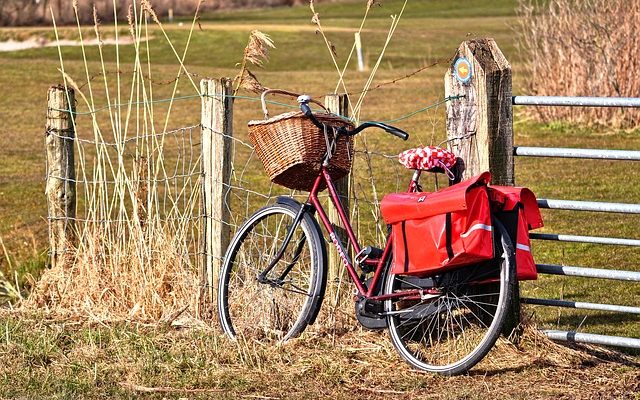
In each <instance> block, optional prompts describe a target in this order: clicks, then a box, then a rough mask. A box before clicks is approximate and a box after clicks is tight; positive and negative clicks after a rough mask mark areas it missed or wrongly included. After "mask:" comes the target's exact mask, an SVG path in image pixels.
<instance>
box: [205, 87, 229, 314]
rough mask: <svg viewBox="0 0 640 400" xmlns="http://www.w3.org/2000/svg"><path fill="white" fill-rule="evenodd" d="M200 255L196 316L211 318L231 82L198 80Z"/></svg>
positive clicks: (224, 234) (225, 235)
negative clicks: (201, 215)
mask: <svg viewBox="0 0 640 400" xmlns="http://www.w3.org/2000/svg"><path fill="white" fill-rule="evenodd" d="M200 91H201V93H202V119H201V125H202V173H203V176H202V209H203V215H204V216H203V224H202V229H203V246H202V247H203V253H204V265H203V268H202V278H201V285H202V288H203V292H202V301H201V306H202V307H203V308H202V309H201V311H200V315H201V316H202V317H205V318H212V317H213V314H212V311H213V309H212V307H211V306H212V305H213V304H214V303H215V291H216V288H217V282H218V275H219V273H220V268H221V266H222V260H223V258H224V253H225V251H226V250H227V246H228V245H229V240H230V235H231V229H230V226H229V221H230V210H229V192H230V186H229V183H230V179H231V162H232V159H231V157H232V153H231V145H232V136H233V98H232V97H231V94H232V88H231V80H229V79H226V78H223V79H216V80H202V81H201V82H200Z"/></svg>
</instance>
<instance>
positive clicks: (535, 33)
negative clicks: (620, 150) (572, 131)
mask: <svg viewBox="0 0 640 400" xmlns="http://www.w3.org/2000/svg"><path fill="white" fill-rule="evenodd" d="M545 3H546V4H545V5H543V6H541V5H540V4H539V3H534V2H533V0H521V1H520V7H519V15H520V17H521V30H522V33H523V35H522V41H521V47H522V50H524V51H523V54H524V56H525V59H526V61H527V63H528V65H529V67H530V78H529V80H528V82H527V89H528V90H529V92H530V94H532V95H548V96H552V95H556V96H614V97H636V96H638V94H639V93H640V58H638V56H637V55H638V54H639V53H640V38H639V37H638V35H637V33H636V27H638V26H640V2H638V1H628V0H584V1H583V0H549V1H548V2H545ZM537 114H538V116H539V117H540V118H541V119H542V120H544V121H558V120H564V121H568V122H571V123H577V124H584V125H608V126H613V127H615V128H636V127H638V126H640V111H637V110H628V109H627V110H622V109H619V108H589V109H586V108H570V107H538V109H537Z"/></svg>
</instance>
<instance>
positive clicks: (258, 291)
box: [218, 204, 320, 342]
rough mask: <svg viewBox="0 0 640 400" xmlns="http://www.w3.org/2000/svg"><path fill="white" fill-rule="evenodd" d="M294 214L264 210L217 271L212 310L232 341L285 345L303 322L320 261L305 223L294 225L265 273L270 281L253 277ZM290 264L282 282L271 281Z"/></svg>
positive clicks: (237, 239)
mask: <svg viewBox="0 0 640 400" xmlns="http://www.w3.org/2000/svg"><path fill="white" fill-rule="evenodd" d="M295 214H296V212H295V210H293V209H292V208H290V207H287V206H284V205H279V204H277V205H272V206H268V207H265V208H263V209H261V210H259V211H258V212H257V213H256V214H254V215H253V216H252V217H251V218H250V219H249V220H248V221H247V222H246V223H245V224H244V225H243V227H242V228H241V229H240V230H239V231H238V233H237V234H236V236H235V237H234V239H233V240H232V243H231V245H230V247H229V250H228V251H227V255H226V257H225V262H224V265H223V270H222V273H221V280H220V288H219V310H218V311H219V317H220V321H221V324H222V327H223V330H224V331H225V332H226V333H227V334H228V335H229V336H231V337H232V338H236V337H239V336H241V337H243V338H245V339H252V340H258V341H261V342H280V341H286V340H288V339H290V338H292V337H294V336H296V335H298V334H299V333H300V332H302V331H303V330H304V328H305V327H306V325H307V324H308V323H309V319H310V316H311V315H312V314H313V307H314V306H316V301H317V297H318V291H319V289H320V287H319V286H320V284H319V280H320V272H319V267H318V265H319V264H318V263H319V258H320V257H319V250H318V244H317V242H316V241H317V240H319V239H318V237H317V232H316V231H315V230H314V229H313V228H312V227H311V226H310V224H309V223H308V222H307V221H305V220H302V221H301V223H300V224H299V225H298V227H297V228H296V230H295V232H294V234H293V237H292V239H291V241H290V243H289V245H288V246H287V247H286V248H285V251H284V254H283V256H282V257H281V258H280V260H279V261H278V263H277V264H276V265H275V267H274V268H273V269H272V270H271V271H270V272H269V274H268V275H267V279H269V280H270V283H260V282H259V281H258V279H257V276H258V275H259V274H260V273H261V272H262V271H264V270H265V269H266V268H267V267H268V266H269V264H270V263H271V261H272V260H273V259H274V258H275V256H276V254H277V252H278V251H279V250H280V248H281V245H282V243H283V241H284V238H285V236H286V234H287V230H288V229H289V228H290V226H291V225H292V223H293V221H294V218H295ZM296 254H297V257H296ZM291 264H293V267H292V269H291V270H290V272H289V273H288V274H287V275H286V277H285V279H284V282H282V283H281V284H278V283H276V282H275V281H276V280H277V278H279V277H280V276H281V274H282V272H283V271H285V269H286V268H287V267H288V266H289V265H291ZM317 306H319V305H317Z"/></svg>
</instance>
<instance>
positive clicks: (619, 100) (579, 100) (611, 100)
mask: <svg viewBox="0 0 640 400" xmlns="http://www.w3.org/2000/svg"><path fill="white" fill-rule="evenodd" d="M512 103H513V105H514V106H567V107H640V99H639V98H635V97H572V96H513V98H512Z"/></svg>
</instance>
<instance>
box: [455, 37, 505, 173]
mask: <svg viewBox="0 0 640 400" xmlns="http://www.w3.org/2000/svg"><path fill="white" fill-rule="evenodd" d="M444 82H445V85H444V86H445V96H447V97H448V96H464V97H463V98H459V99H456V100H452V101H450V102H448V103H447V106H446V108H447V136H448V139H449V141H450V142H449V143H450V145H451V148H452V149H453V151H454V152H455V153H456V155H457V156H458V157H460V158H462V160H464V163H465V165H464V167H465V169H464V175H463V179H466V178H469V177H471V176H474V175H477V174H479V173H480V172H483V171H491V174H492V180H491V181H492V182H493V183H494V184H497V185H513V179H514V178H513V174H514V173H513V111H512V105H511V101H512V100H511V97H512V94H511V65H510V64H509V62H508V61H507V59H506V58H505V57H504V55H503V54H502V52H501V51H500V49H499V48H498V46H497V45H496V42H495V41H494V40H493V39H478V40H469V41H466V42H463V43H462V44H461V45H460V47H458V52H457V54H456V57H455V58H454V61H453V64H452V65H451V68H449V70H447V73H446V74H445V78H444Z"/></svg>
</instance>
